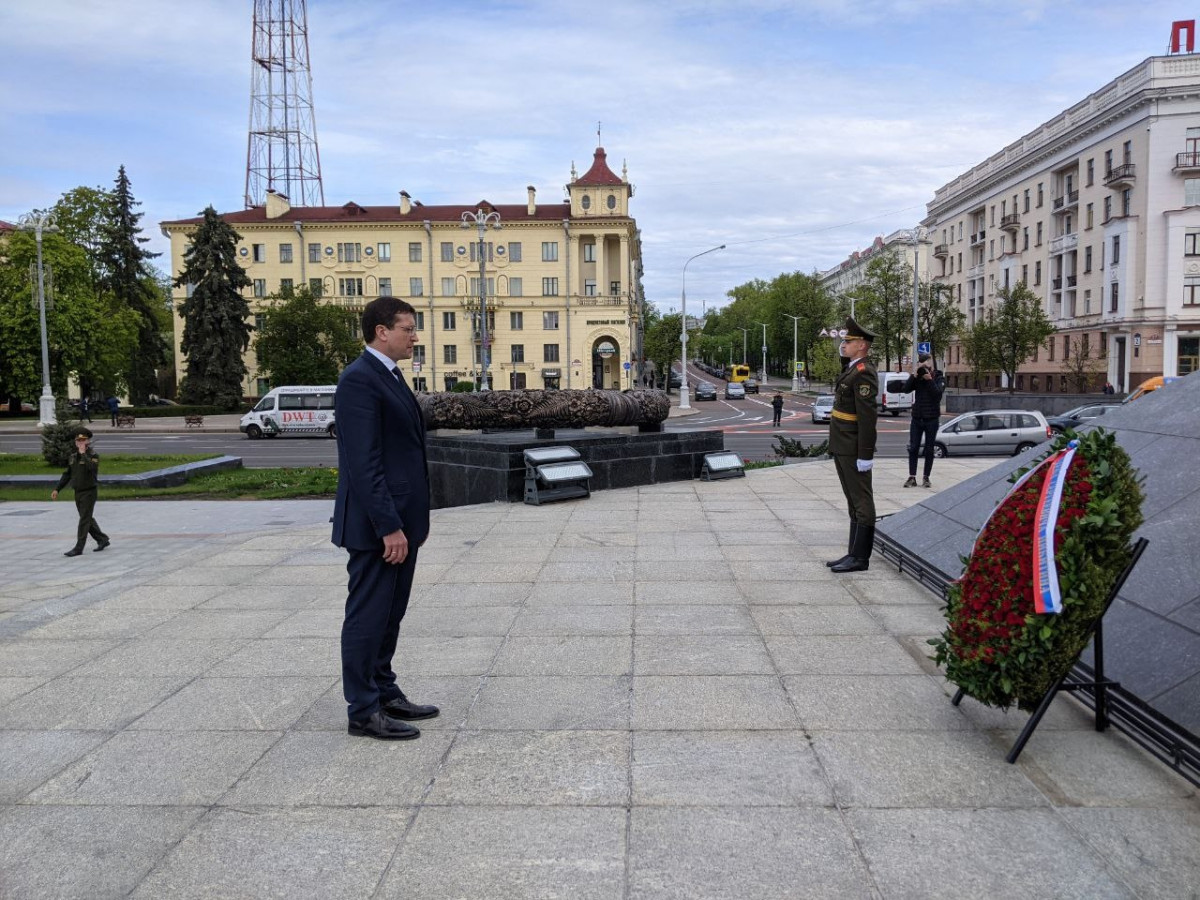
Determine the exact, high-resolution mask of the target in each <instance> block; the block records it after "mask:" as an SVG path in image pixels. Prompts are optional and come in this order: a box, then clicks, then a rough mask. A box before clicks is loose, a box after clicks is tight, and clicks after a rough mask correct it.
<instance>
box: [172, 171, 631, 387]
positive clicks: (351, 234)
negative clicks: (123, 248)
mask: <svg viewBox="0 0 1200 900" xmlns="http://www.w3.org/2000/svg"><path fill="white" fill-rule="evenodd" d="M566 192H567V197H568V199H567V200H565V201H561V202H558V203H551V204H539V203H538V202H537V197H536V191H535V189H534V188H533V187H532V186H530V187H529V188H527V198H526V202H525V203H522V204H499V205H496V204H492V203H490V202H488V201H486V200H482V201H480V202H478V203H472V204H451V205H445V206H424V205H422V204H421V203H420V202H419V201H415V200H413V199H411V197H410V196H409V195H408V194H407V193H406V192H404V191H401V192H400V205H399V206H360V205H359V204H357V203H353V202H351V203H347V204H345V205H344V206H321V207H293V206H291V205H290V204H289V203H288V201H287V199H286V198H285V197H283V196H282V195H281V194H275V193H271V194H268V197H267V202H266V205H265V206H262V207H254V208H251V209H247V210H241V211H238V212H232V213H227V214H224V215H223V218H224V219H225V221H226V222H228V223H229V224H230V225H231V226H233V228H234V229H235V230H236V231H237V232H238V234H239V235H241V241H240V243H239V245H238V255H239V257H240V260H241V262H242V265H243V267H244V268H245V269H246V274H247V275H248V276H249V278H250V279H251V281H252V283H253V286H252V287H251V288H248V289H247V291H246V293H247V298H248V300H249V302H250V308H251V310H252V312H254V313H255V315H256V318H257V317H258V316H260V315H261V312H260V310H261V309H262V308H263V303H264V301H263V299H262V298H265V297H267V296H269V295H271V294H274V293H277V292H278V291H279V290H281V289H282V288H283V287H286V286H288V285H291V286H293V287H299V286H301V285H304V284H307V285H310V286H311V287H313V288H314V289H316V290H319V291H320V293H321V296H322V297H324V298H325V299H326V301H327V302H329V303H333V304H337V305H338V306H342V307H344V308H346V309H347V310H352V311H355V312H358V311H360V310H361V309H362V307H363V305H364V304H365V303H367V302H369V301H370V300H372V299H373V298H375V297H379V296H389V295H390V296H396V297H402V298H404V299H405V300H407V301H408V302H410V303H412V305H413V306H414V307H415V308H416V310H417V327H418V329H420V332H421V342H420V344H419V345H418V346H417V348H416V350H417V352H416V354H415V355H414V357H413V359H412V361H411V362H410V363H407V364H405V366H404V367H405V368H406V369H408V371H407V372H406V375H407V376H408V377H409V378H410V383H411V384H412V385H413V386H414V388H416V389H418V390H434V391H437V390H446V389H448V388H449V387H450V386H451V385H453V384H454V383H455V382H457V381H463V380H467V381H476V382H477V381H478V379H479V377H480V373H481V358H480V354H481V352H482V346H483V332H482V330H481V328H480V325H481V324H483V323H482V322H481V319H480V264H481V261H482V265H483V273H484V274H483V283H484V286H485V288H486V297H485V298H484V305H485V309H486V314H487V323H486V324H487V337H488V343H489V344H490V350H491V352H490V355H489V357H488V366H487V369H488V377H489V382H490V384H491V386H492V387H493V388H498V389H499V388H542V387H549V388H588V387H603V388H629V387H633V386H634V385H635V379H637V378H638V377H639V371H640V367H639V365H638V358H639V357H638V352H639V347H638V340H639V335H640V326H641V310H642V303H643V299H644V298H643V295H642V289H641V271H642V268H641V264H642V260H641V238H640V234H639V232H638V230H637V223H636V222H635V221H634V219H633V218H632V217H631V216H630V214H629V201H630V198H632V196H633V185H632V184H630V183H629V179H628V175H627V173H626V172H625V171H624V169H623V170H622V175H621V176H617V175H616V174H615V173H613V171H612V170H611V169H610V168H609V166H608V162H607V160H606V156H605V152H604V148H603V147H597V148H596V151H595V154H594V157H593V161H592V166H591V168H590V169H588V171H587V172H585V173H584V174H583V175H578V174H577V173H576V171H575V167H574V165H572V166H571V181H570V183H569V184H568V185H567V186H566ZM481 213H482V214H483V215H480V214H481ZM493 213H494V214H496V215H492V214H493ZM464 216H465V223H464ZM485 217H486V218H487V220H488V225H487V228H486V234H485V236H484V237H483V238H482V240H481V238H480V235H479V229H478V226H477V224H476V222H477V219H483V218H485ZM497 218H498V223H499V226H500V227H499V228H498V229H497V228H495V227H494V224H495V222H496V220H497ZM201 221H202V220H201V219H200V218H194V219H180V220H177V221H172V222H164V223H162V228H163V233H164V234H165V235H166V236H167V237H169V238H170V241H171V270H172V272H173V273H175V274H178V273H179V272H180V271H181V270H182V267H183V254H184V251H185V250H186V248H187V246H188V242H189V240H190V238H191V235H192V233H193V232H194V231H195V229H196V227H197V226H198V225H199V224H200V222H201ZM186 296H187V291H186V290H185V289H183V288H177V289H176V297H175V299H176V308H178V301H181V300H183V299H184V298H185V297H186ZM182 334H183V322H182V320H181V319H177V320H176V323H175V349H176V353H175V359H176V361H177V362H176V365H177V368H178V371H177V373H176V374H177V375H178V376H179V377H182V376H183V374H184V372H185V371H186V360H185V359H184V357H183V354H182V353H181V352H180V347H179V344H180V340H181V338H182ZM246 367H247V369H248V370H249V375H248V376H247V381H246V385H245V393H246V395H247V396H261V395H262V394H264V393H266V391H267V390H268V389H269V385H268V384H267V383H266V380H265V379H261V378H259V376H258V373H257V371H256V369H255V359H254V350H253V342H252V343H251V349H250V351H249V352H248V353H247V355H246Z"/></svg>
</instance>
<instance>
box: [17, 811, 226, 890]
mask: <svg viewBox="0 0 1200 900" xmlns="http://www.w3.org/2000/svg"><path fill="white" fill-rule="evenodd" d="M204 812H205V810H204V808H203V807H195V806H190V807H189V806H183V807H165V808H164V807H153V806H96V807H89V808H87V809H82V810H81V809H78V808H75V807H63V806H8V807H0V889H2V896H5V897H12V898H14V900H15V898H21V900H59V898H63V897H88V898H96V900H102V898H114V900H115V898H119V897H126V896H128V895H129V893H130V892H131V891H132V890H133V889H134V888H136V887H137V886H138V884H139V883H140V882H141V881H142V880H143V879H144V878H145V877H146V876H147V875H148V874H149V873H150V871H151V870H152V869H153V868H154V866H155V865H156V864H157V863H158V862H159V860H160V859H162V857H163V856H165V855H166V854H167V852H168V851H169V850H170V849H171V848H172V847H173V846H174V845H175V844H176V843H177V842H178V841H179V840H180V839H182V838H183V836H184V835H185V834H187V833H188V831H190V830H191V829H192V827H193V826H194V825H195V823H196V822H197V820H199V819H200V817H201V816H203V815H204Z"/></svg>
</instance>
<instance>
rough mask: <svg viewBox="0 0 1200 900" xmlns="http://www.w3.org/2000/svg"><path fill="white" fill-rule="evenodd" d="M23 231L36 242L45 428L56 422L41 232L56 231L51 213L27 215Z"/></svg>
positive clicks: (41, 414) (40, 421)
mask: <svg viewBox="0 0 1200 900" xmlns="http://www.w3.org/2000/svg"><path fill="white" fill-rule="evenodd" d="M18 224H19V225H20V227H21V229H22V230H24V231H32V232H33V236H34V240H35V241H36V242H37V275H38V324H39V326H40V327H41V330H42V397H41V402H40V409H39V415H38V426H39V427H42V428H44V427H46V426H47V425H53V424H55V423H56V422H57V421H58V416H57V415H56V413H55V410H54V392H53V391H52V390H51V389H50V345H49V342H48V341H47V339H46V272H45V269H43V268H42V232H43V231H58V226H56V225H55V224H54V215H53V213H42V212H36V213H27V214H25V215H23V216H21V218H20V219H19V220H18Z"/></svg>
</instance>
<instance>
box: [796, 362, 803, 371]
mask: <svg viewBox="0 0 1200 900" xmlns="http://www.w3.org/2000/svg"><path fill="white" fill-rule="evenodd" d="M796 371H797V372H803V371H804V360H800V361H799V362H797V363H796Z"/></svg>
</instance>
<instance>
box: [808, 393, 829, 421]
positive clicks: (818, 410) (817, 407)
mask: <svg viewBox="0 0 1200 900" xmlns="http://www.w3.org/2000/svg"><path fill="white" fill-rule="evenodd" d="M831 415H833V394H822V395H821V396H819V397H818V398H817V399H816V400H814V401H813V408H812V420H813V422H814V423H818V422H828V421H829V417H830V416H831Z"/></svg>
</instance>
